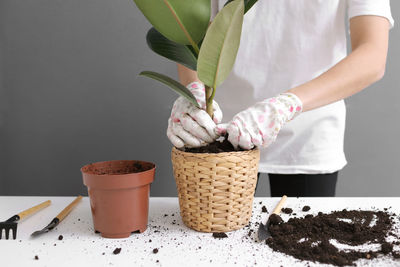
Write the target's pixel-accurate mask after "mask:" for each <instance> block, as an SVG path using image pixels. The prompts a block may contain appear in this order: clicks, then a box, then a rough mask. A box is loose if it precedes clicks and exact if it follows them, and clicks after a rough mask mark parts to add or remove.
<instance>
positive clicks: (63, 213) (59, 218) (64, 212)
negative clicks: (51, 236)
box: [31, 196, 82, 237]
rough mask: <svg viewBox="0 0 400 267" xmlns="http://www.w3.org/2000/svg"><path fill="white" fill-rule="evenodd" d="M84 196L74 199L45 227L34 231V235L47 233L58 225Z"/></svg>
mask: <svg viewBox="0 0 400 267" xmlns="http://www.w3.org/2000/svg"><path fill="white" fill-rule="evenodd" d="M81 199H82V196H78V197H77V198H75V200H74V201H72V202H71V204H69V205H68V206H67V207H66V208H65V209H63V210H62V211H61V212H60V213H59V214H58V215H57V216H56V217H55V218H54V219H53V220H52V221H51V222H50V223H49V224H48V225H47V226H46V227H45V228H43V229H42V230H40V231H36V232H33V233H32V234H31V236H32V237H35V236H38V235H40V234H43V233H47V232H48V231H50V230H52V229H53V228H54V227H56V226H57V225H58V224H59V223H60V222H61V221H62V220H64V218H65V217H67V215H68V214H69V213H70V212H71V210H72V209H73V208H74V207H75V206H76V205H77V204H78V203H79V201H81Z"/></svg>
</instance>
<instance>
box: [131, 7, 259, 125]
mask: <svg viewBox="0 0 400 267" xmlns="http://www.w3.org/2000/svg"><path fill="white" fill-rule="evenodd" d="M134 1H135V3H136V5H137V6H138V8H139V9H140V10H141V11H142V13H143V14H144V16H145V17H146V18H147V19H148V20H149V22H150V23H151V24H152V25H153V28H151V29H150V30H149V31H148V33H147V36H146V40H147V44H148V46H149V47H150V49H151V50H153V51H154V52H155V53H157V54H159V55H161V56H163V57H165V58H168V59H170V60H172V61H175V62H176V63H179V64H182V65H184V66H186V67H188V68H190V69H192V70H196V71H197V75H198V77H199V79H200V81H202V82H203V83H204V85H205V88H206V94H205V95H206V96H205V97H206V111H207V113H208V114H209V115H210V116H211V118H212V117H213V107H212V103H213V99H214V97H215V92H216V88H217V87H218V85H220V84H221V83H222V82H223V81H224V80H225V79H226V77H227V76H228V74H229V73H230V71H231V70H232V67H233V64H234V62H235V59H236V55H237V51H238V49H239V43H240V36H241V31H242V23H243V16H244V14H245V13H246V12H247V11H248V10H249V9H250V8H251V7H252V6H253V5H254V4H255V3H256V2H257V0H229V1H227V2H226V4H225V6H224V7H223V8H222V10H221V11H220V12H218V14H217V16H216V17H215V18H214V20H213V21H212V22H211V24H210V15H211V0H134ZM139 75H141V76H146V77H149V78H152V79H155V80H157V81H159V82H162V83H164V84H165V85H167V86H169V87H170V88H171V89H173V90H174V91H175V92H177V93H178V94H180V95H182V96H184V97H185V98H187V99H188V100H189V101H190V102H192V103H193V104H194V105H196V106H197V107H199V105H198V103H197V101H196V98H195V97H194V96H193V94H192V93H191V92H190V91H189V90H188V89H187V88H186V87H185V86H184V85H182V84H181V83H179V82H178V81H176V80H174V79H172V78H170V77H168V76H166V75H163V74H161V73H157V72H153V71H142V72H141V73H140V74H139Z"/></svg>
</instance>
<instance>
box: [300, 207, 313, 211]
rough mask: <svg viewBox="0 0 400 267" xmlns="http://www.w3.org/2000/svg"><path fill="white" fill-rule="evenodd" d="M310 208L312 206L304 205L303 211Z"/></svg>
mask: <svg viewBox="0 0 400 267" xmlns="http://www.w3.org/2000/svg"><path fill="white" fill-rule="evenodd" d="M310 209H311V208H310V206H304V207H303V209H302V211H309V210H310Z"/></svg>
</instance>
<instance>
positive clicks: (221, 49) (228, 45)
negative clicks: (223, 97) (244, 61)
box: [197, 0, 244, 88]
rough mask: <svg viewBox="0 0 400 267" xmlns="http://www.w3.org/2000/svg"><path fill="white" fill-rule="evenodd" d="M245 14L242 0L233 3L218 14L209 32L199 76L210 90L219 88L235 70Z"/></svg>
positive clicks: (200, 62) (198, 69) (204, 43)
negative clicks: (233, 69)
mask: <svg viewBox="0 0 400 267" xmlns="http://www.w3.org/2000/svg"><path fill="white" fill-rule="evenodd" d="M243 11H244V5H243V0H234V1H233V2H232V3H229V4H228V5H226V6H225V7H224V8H223V9H222V10H221V11H220V12H219V13H218V14H217V16H216V17H215V19H214V20H213V22H212V23H211V25H210V27H209V28H208V30H207V34H206V36H205V37H204V41H203V44H202V45H201V50H200V54H199V58H198V60H197V75H198V76H199V79H200V80H201V81H202V82H203V83H204V84H205V85H207V86H209V87H212V88H216V87H217V86H218V85H220V84H221V83H222V82H223V81H224V80H225V79H226V77H227V76H228V74H229V73H230V71H231V70H232V67H233V64H234V63H235V59H236V54H237V51H238V49H239V44H240V35H241V32H242V23H243Z"/></svg>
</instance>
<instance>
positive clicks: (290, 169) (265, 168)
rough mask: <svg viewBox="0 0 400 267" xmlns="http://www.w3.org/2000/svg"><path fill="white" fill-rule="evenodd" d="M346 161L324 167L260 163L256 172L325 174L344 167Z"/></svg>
mask: <svg viewBox="0 0 400 267" xmlns="http://www.w3.org/2000/svg"><path fill="white" fill-rule="evenodd" d="M346 164H347V161H346V160H343V161H340V162H338V163H337V164H333V165H332V164H331V165H329V166H326V165H314V166H310V165H271V164H263V163H260V164H259V166H258V171H259V172H262V173H274V174H326V173H334V172H337V171H339V170H341V169H343V167H344V166H346Z"/></svg>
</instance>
